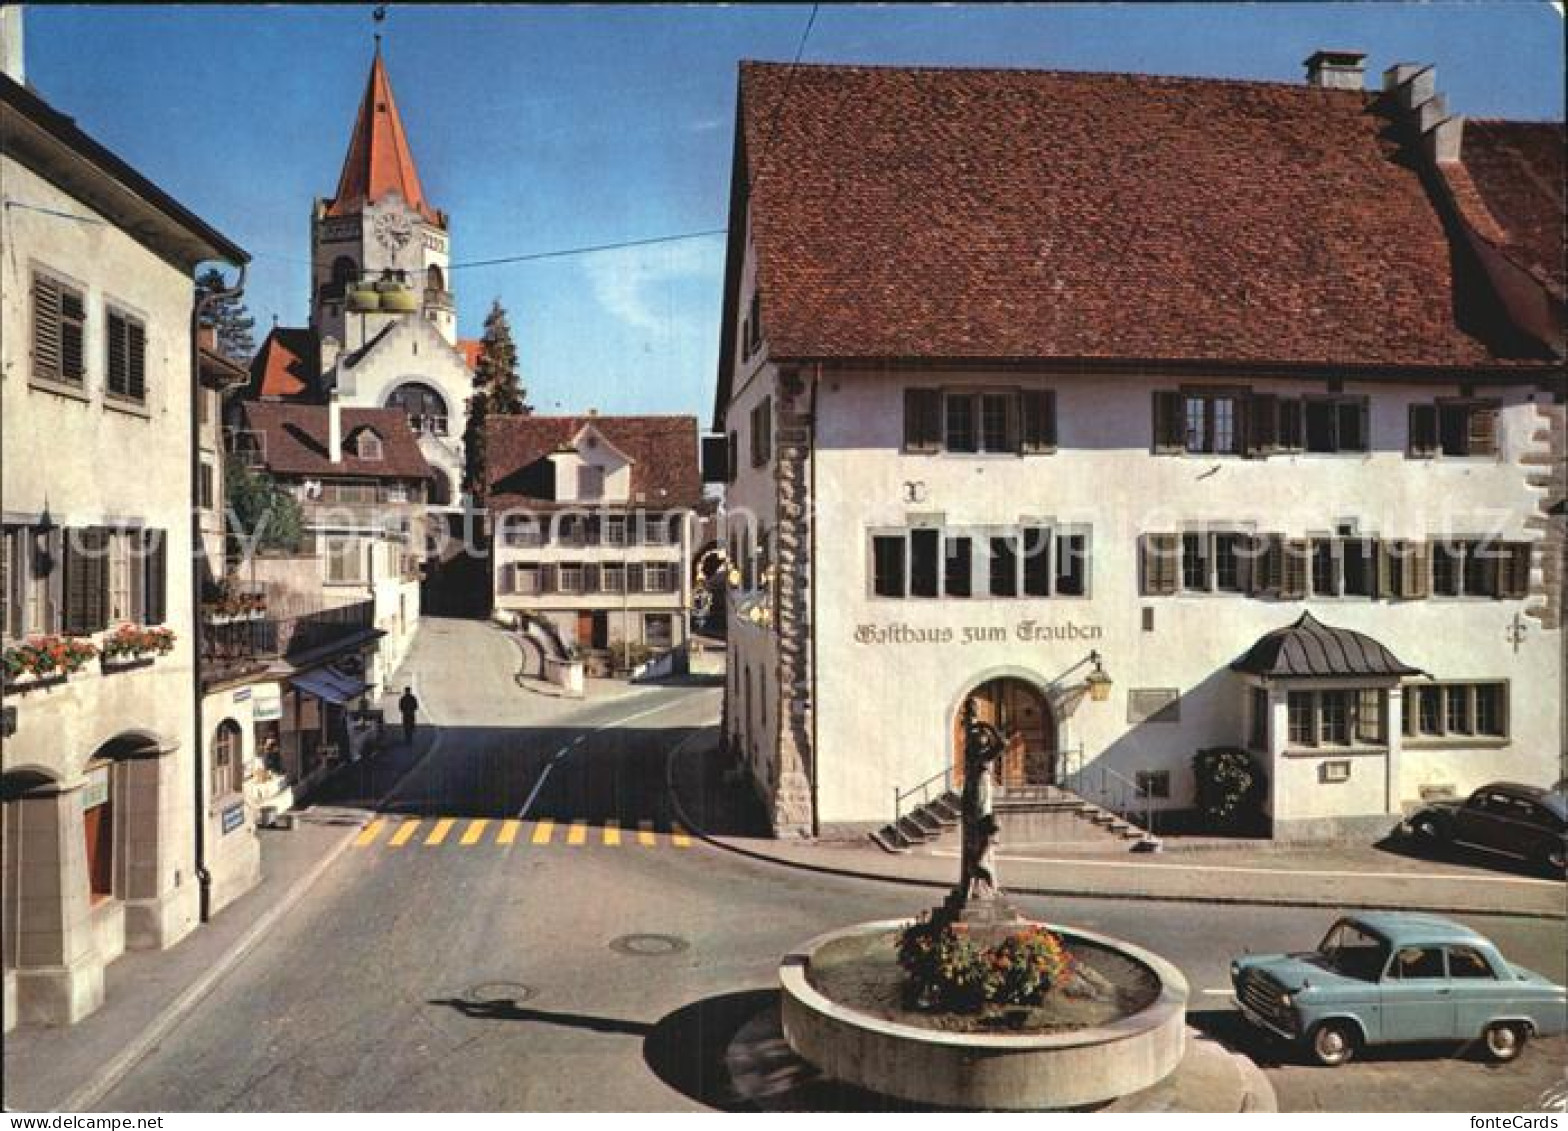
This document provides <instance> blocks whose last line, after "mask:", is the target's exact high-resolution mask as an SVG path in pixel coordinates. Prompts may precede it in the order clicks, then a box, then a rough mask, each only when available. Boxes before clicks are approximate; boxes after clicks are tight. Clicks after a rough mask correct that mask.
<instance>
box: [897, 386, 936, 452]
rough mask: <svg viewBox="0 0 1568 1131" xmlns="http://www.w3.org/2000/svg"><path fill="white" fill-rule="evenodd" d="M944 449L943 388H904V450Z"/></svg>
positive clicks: (929, 450) (934, 450) (926, 450)
mask: <svg viewBox="0 0 1568 1131" xmlns="http://www.w3.org/2000/svg"><path fill="white" fill-rule="evenodd" d="M941 449H942V390H940V389H905V390H904V450H905V451H910V452H936V451H940V450H941Z"/></svg>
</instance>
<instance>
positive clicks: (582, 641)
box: [577, 610, 594, 648]
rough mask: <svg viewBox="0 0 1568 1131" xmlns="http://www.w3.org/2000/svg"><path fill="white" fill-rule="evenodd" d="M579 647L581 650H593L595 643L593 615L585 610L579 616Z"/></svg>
mask: <svg viewBox="0 0 1568 1131" xmlns="http://www.w3.org/2000/svg"><path fill="white" fill-rule="evenodd" d="M577 646H578V647H579V648H592V647H593V646H594V643H593V613H591V612H588V611H587V610H583V611H581V612H579V613H578V614H577Z"/></svg>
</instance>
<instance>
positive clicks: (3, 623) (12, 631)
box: [0, 530, 22, 640]
mask: <svg viewBox="0 0 1568 1131" xmlns="http://www.w3.org/2000/svg"><path fill="white" fill-rule="evenodd" d="M21 539H22V532H21V531H20V530H6V531H4V532H3V534H0V636H3V637H5V638H6V639H8V640H9V639H10V638H11V637H13V636H19V635H21V634H20V633H19V632H18V631H17V629H16V626H15V625H14V624H12V617H13V615H14V614H15V612H16V608H17V602H16V598H15V597H13V596H12V595H11V583H12V582H13V581H14V580H15V574H14V572H13V571H12V568H11V555H12V553H13V552H14V551H15V547H16V544H17V543H18V542H20V541H21Z"/></svg>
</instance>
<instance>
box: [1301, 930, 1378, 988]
mask: <svg viewBox="0 0 1568 1131" xmlns="http://www.w3.org/2000/svg"><path fill="white" fill-rule="evenodd" d="M1318 952H1319V953H1320V954H1321V955H1322V956H1323V963H1324V965H1326V966H1327V967H1328V968H1329V969H1330V970H1333V971H1334V972H1335V973H1338V974H1343V975H1345V977H1347V978H1359V979H1360V980H1361V981H1363V982H1375V981H1377V977H1378V974H1380V973H1381V972H1382V970H1383V964H1384V961H1385V960H1386V959H1387V957H1388V944H1387V943H1385V942H1384V941H1383V940H1382V939H1380V938H1378V937H1377V936H1376V935H1374V934H1369V933H1368V932H1366V931H1363V930H1362V929H1361V928H1359V927H1357V926H1356V925H1355V924H1354V923H1351V922H1348V921H1341V922H1338V923H1335V924H1334V926H1333V927H1332V928H1330V930H1329V932H1328V934H1327V935H1325V936H1324V937H1323V942H1322V944H1321V945H1320V946H1319V947H1318Z"/></svg>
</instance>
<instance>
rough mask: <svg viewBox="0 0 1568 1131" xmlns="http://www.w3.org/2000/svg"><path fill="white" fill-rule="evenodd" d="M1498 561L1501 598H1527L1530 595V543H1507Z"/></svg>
mask: <svg viewBox="0 0 1568 1131" xmlns="http://www.w3.org/2000/svg"><path fill="white" fill-rule="evenodd" d="M1501 549H1502V556H1501V558H1500V559H1499V561H1498V563H1497V564H1498V574H1499V576H1498V582H1497V595H1498V596H1499V597H1527V596H1529V594H1530V555H1531V550H1532V549H1533V547H1532V545H1531V543H1529V542H1505V543H1504V544H1503V545H1502V547H1501Z"/></svg>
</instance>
